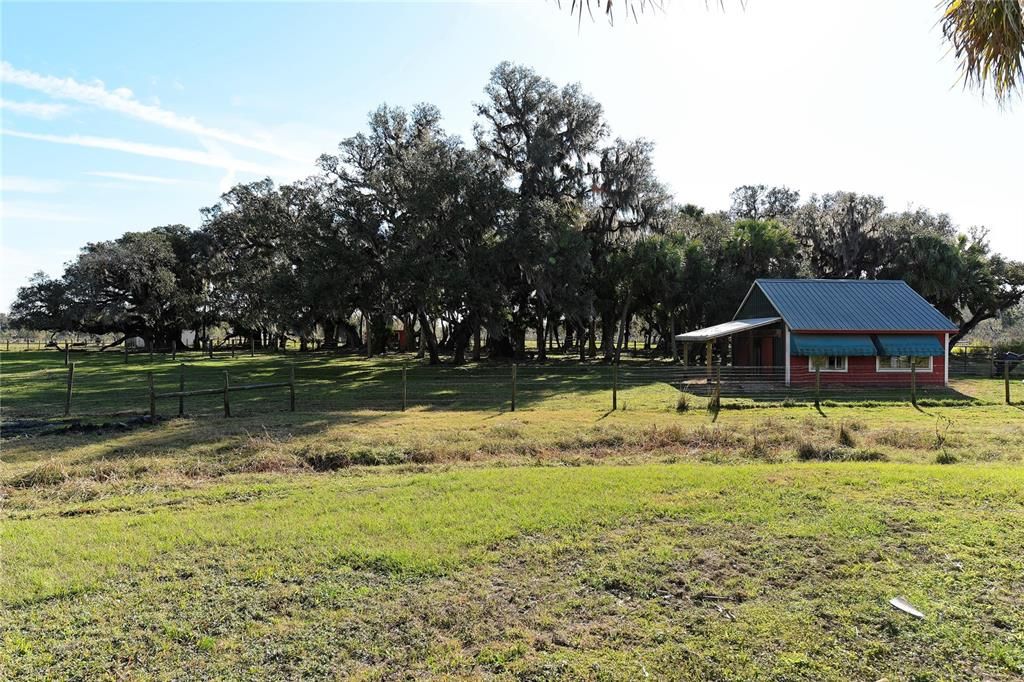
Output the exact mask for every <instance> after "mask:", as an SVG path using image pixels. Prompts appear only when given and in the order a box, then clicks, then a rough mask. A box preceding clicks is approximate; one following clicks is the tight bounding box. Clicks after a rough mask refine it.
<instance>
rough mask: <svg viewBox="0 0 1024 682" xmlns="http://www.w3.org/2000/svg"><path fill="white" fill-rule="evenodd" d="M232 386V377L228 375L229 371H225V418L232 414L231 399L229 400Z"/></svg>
mask: <svg viewBox="0 0 1024 682" xmlns="http://www.w3.org/2000/svg"><path fill="white" fill-rule="evenodd" d="M230 387H231V378H230V377H229V376H228V373H227V372H226V371H225V372H224V417H225V418H227V417H230V416H231V401H230V400H228V391H229V389H230Z"/></svg>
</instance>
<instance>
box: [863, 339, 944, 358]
mask: <svg viewBox="0 0 1024 682" xmlns="http://www.w3.org/2000/svg"><path fill="white" fill-rule="evenodd" d="M875 338H876V339H878V349H879V351H880V353H879V355H896V356H903V355H909V356H913V357H917V358H926V357H936V356H939V355H945V354H946V351H945V349H944V348H943V347H942V342H941V341H939V338H938V337H937V336H931V335H928V334H879V335H878V336H876V337H875Z"/></svg>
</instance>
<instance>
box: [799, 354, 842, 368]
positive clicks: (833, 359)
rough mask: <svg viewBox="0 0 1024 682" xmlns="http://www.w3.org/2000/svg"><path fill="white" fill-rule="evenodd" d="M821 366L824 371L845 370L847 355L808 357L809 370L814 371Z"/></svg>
mask: <svg viewBox="0 0 1024 682" xmlns="http://www.w3.org/2000/svg"><path fill="white" fill-rule="evenodd" d="M818 367H821V371H822V372H845V371H846V356H845V355H821V356H816V357H809V358H807V371H808V372H814V371H816V370H817V369H818Z"/></svg>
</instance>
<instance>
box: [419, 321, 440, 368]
mask: <svg viewBox="0 0 1024 682" xmlns="http://www.w3.org/2000/svg"><path fill="white" fill-rule="evenodd" d="M419 315H420V329H421V330H422V332H421V333H422V334H423V335H424V337H425V339H426V343H427V351H428V352H429V353H430V364H432V365H437V364H440V362H441V358H440V357H439V355H438V353H437V336H436V335H435V334H434V325H433V324H431V323H430V322H429V321H428V320H427V314H426V313H425V312H424V311H423V309H422V308H420V311H419Z"/></svg>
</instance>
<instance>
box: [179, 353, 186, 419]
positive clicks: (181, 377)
mask: <svg viewBox="0 0 1024 682" xmlns="http://www.w3.org/2000/svg"><path fill="white" fill-rule="evenodd" d="M178 392H179V393H182V394H184V393H185V363H184V362H183V363H181V365H179V366H178ZM178 416H179V417H184V416H185V396H184V395H179V396H178Z"/></svg>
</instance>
